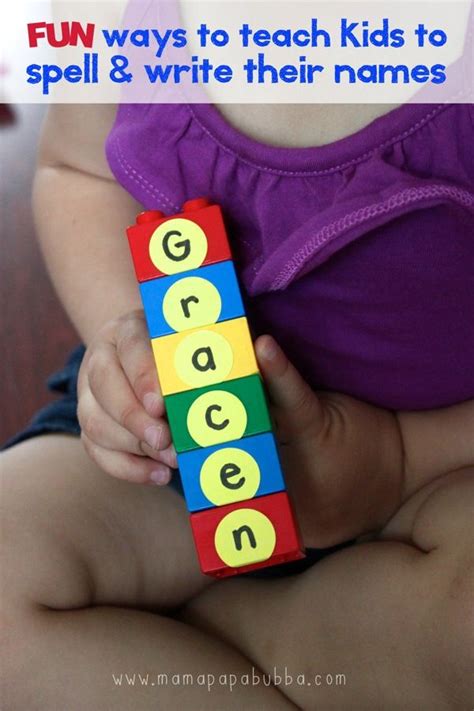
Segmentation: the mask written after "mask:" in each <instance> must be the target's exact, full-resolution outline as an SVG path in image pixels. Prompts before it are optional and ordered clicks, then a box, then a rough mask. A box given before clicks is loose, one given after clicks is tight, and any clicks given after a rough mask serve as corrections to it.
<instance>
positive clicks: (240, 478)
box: [199, 447, 260, 506]
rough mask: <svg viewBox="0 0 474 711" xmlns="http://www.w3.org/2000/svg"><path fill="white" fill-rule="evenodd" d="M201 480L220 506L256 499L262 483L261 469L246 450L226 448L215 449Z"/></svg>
mask: <svg viewBox="0 0 474 711" xmlns="http://www.w3.org/2000/svg"><path fill="white" fill-rule="evenodd" d="M199 481H200V484H201V489H202V491H203V493H204V495H205V496H207V498H208V499H209V501H211V502H212V503H213V504H215V505H216V506H223V505H224V504H232V503H234V502H235V501H245V499H253V497H254V496H255V494H256V493H257V491H258V487H259V486H260V468H259V466H258V464H257V462H256V461H255V459H254V458H253V457H252V455H250V454H249V453H248V452H246V451H245V450H243V449H237V447H226V448H225V449H219V450H218V451H217V452H213V453H212V454H211V455H209V457H208V458H207V459H206V461H205V462H204V464H203V465H202V467H201V472H200V477H199Z"/></svg>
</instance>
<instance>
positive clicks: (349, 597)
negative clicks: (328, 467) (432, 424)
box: [181, 470, 474, 711]
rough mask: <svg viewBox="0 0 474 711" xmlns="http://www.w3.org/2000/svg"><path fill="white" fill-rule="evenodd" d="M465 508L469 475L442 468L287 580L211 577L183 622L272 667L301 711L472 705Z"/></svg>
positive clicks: (470, 537) (469, 545) (472, 505)
mask: <svg viewBox="0 0 474 711" xmlns="http://www.w3.org/2000/svg"><path fill="white" fill-rule="evenodd" d="M473 510H474V471H472V470H470V471H464V472H458V473H456V474H451V475H449V476H446V477H444V478H442V479H439V480H436V481H435V482H433V483H432V484H431V485H430V486H428V487H426V488H425V489H424V490H421V491H420V492H418V494H417V495H415V496H414V497H413V498H412V499H411V500H410V501H408V502H407V503H406V504H405V505H404V506H403V507H402V508H401V509H400V511H399V512H398V514H397V515H396V516H395V517H394V518H393V519H392V521H391V522H390V523H389V524H388V525H387V527H386V529H385V530H384V532H383V533H382V536H381V537H380V540H377V541H374V542H371V543H361V544H358V545H355V546H353V547H352V548H348V549H345V550H343V551H340V552H339V553H336V554H335V555H333V556H331V557H330V558H326V559H325V560H323V561H321V563H319V564H318V565H316V566H315V567H313V568H311V569H310V570H308V571H307V572H306V573H304V574H302V575H300V576H297V577H293V578H291V579H290V578H286V579H284V580H280V581H261V580H245V579H239V580H231V581H229V582H227V583H226V584H225V585H224V584H222V583H217V584H216V585H214V586H212V588H209V589H208V590H206V591H204V592H203V593H201V594H200V595H199V596H197V597H196V598H194V599H193V600H192V601H191V602H190V603H189V604H188V605H187V606H186V608H185V609H184V611H183V612H182V615H181V618H182V619H184V620H186V621H188V622H191V623H192V624H194V625H198V626H200V628H201V629H203V630H205V631H207V632H209V633H212V634H218V635H220V636H221V637H222V638H223V639H225V640H226V641H227V642H229V643H230V644H232V645H234V646H235V647H236V648H237V649H239V650H240V651H241V652H242V654H244V655H245V656H247V657H248V658H250V659H253V660H254V661H255V662H256V664H258V665H259V667H260V668H261V669H262V670H264V671H266V672H267V673H268V674H272V672H273V669H274V668H275V667H276V669H277V672H278V673H279V674H280V675H281V686H280V689H281V690H282V691H283V693H285V694H286V695H287V696H288V697H289V698H290V699H291V700H292V701H293V702H294V703H296V704H297V705H298V706H300V707H302V708H304V709H313V708H321V709H325V710H326V709H337V711H343V709H350V710H352V709H358V710H359V709H367V710H368V711H372V710H373V709H387V711H395V710H397V711H398V709H404V710H407V711H408V710H410V711H411V710H413V711H415V710H416V711H418V710H419V709H433V710H434V709H455V708H459V709H467V708H471V707H472V698H473V695H472V694H473V691H474V689H473V685H472V669H473V668H474V614H473V606H472V599H473V592H474V577H473V570H474V524H473V517H472V514H473ZM285 667H287V668H288V673H289V674H291V675H293V680H294V681H293V684H292V685H290V686H285V679H284V669H285ZM298 674H305V676H306V681H307V683H306V682H305V684H304V685H299V684H298V683H297V682H296V677H297V675H298ZM316 674H320V675H321V676H320V677H319V678H318V679H315V675H316ZM337 674H343V675H345V684H344V683H343V681H344V679H343V677H340V678H339V683H338V679H337V676H336V675H337ZM326 675H329V676H328V677H326ZM318 683H319V684H320V685H318ZM308 684H309V685H308Z"/></svg>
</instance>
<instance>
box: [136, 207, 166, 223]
mask: <svg viewBox="0 0 474 711" xmlns="http://www.w3.org/2000/svg"><path fill="white" fill-rule="evenodd" d="M163 217H165V213H164V212H161V210H146V211H145V212H141V213H140V214H139V215H137V225H145V224H146V223H147V222H155V221H156V220H162V219H163Z"/></svg>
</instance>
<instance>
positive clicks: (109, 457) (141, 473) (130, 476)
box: [82, 432, 171, 485]
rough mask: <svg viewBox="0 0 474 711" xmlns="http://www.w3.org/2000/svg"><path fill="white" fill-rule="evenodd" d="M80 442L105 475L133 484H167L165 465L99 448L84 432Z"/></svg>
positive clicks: (168, 477)
mask: <svg viewBox="0 0 474 711" xmlns="http://www.w3.org/2000/svg"><path fill="white" fill-rule="evenodd" d="M82 442H83V444H84V447H85V450H86V452H87V453H88V455H89V456H90V457H91V459H92V460H93V461H94V462H95V463H96V464H97V465H98V466H99V467H100V468H101V469H102V470H103V471H104V472H106V474H110V475H111V476H115V477H117V479H124V480H125V481H130V482H133V483H135V484H159V485H163V484H168V482H169V481H170V479H171V471H170V469H169V467H167V466H166V465H165V464H161V463H159V462H154V461H153V460H152V459H148V457H139V456H137V455H135V454H128V453H126V452H115V451H112V450H109V449H105V448H104V447H100V446H99V445H97V444H95V442H93V441H92V440H90V439H89V438H88V437H87V435H86V434H84V432H83V433H82Z"/></svg>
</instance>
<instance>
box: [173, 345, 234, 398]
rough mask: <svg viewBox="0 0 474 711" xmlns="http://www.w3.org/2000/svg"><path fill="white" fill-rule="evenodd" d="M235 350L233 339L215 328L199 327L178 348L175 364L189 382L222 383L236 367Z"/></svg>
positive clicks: (192, 384)
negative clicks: (213, 329)
mask: <svg viewBox="0 0 474 711" xmlns="http://www.w3.org/2000/svg"><path fill="white" fill-rule="evenodd" d="M233 364H234V354H233V352H232V347H231V345H230V343H229V341H228V340H227V339H226V338H224V336H221V334H220V333H215V332H214V331H195V332H193V333H190V334H189V335H188V336H186V337H185V338H183V340H182V341H181V342H180V343H179V345H178V347H177V348H176V353H175V355H174V367H175V369H176V373H177V374H178V377H179V378H181V380H182V381H183V382H184V383H186V385H191V386H192V387H195V388H199V387H204V386H205V385H213V384H214V383H221V382H222V381H223V380H225V379H226V378H227V377H228V375H229V373H230V372H231V370H232V366H233Z"/></svg>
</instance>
